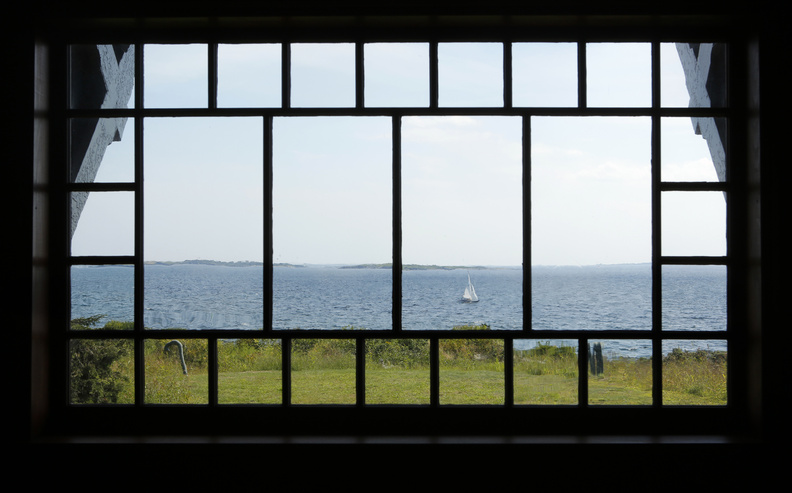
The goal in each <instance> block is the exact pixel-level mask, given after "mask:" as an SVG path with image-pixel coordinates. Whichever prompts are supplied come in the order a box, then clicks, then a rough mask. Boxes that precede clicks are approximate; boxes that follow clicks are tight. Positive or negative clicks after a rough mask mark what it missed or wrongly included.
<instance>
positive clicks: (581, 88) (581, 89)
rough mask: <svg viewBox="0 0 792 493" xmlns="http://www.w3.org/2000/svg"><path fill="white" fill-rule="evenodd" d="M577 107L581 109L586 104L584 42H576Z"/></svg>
mask: <svg viewBox="0 0 792 493" xmlns="http://www.w3.org/2000/svg"><path fill="white" fill-rule="evenodd" d="M577 82H578V108H580V109H583V108H585V107H587V106H588V100H587V98H586V94H587V92H588V88H587V87H588V86H587V84H586V43H585V42H584V41H580V42H578V81H577Z"/></svg>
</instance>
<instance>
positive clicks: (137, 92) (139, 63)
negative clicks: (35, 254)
mask: <svg viewBox="0 0 792 493" xmlns="http://www.w3.org/2000/svg"><path fill="white" fill-rule="evenodd" d="M143 55H144V52H143V44H142V43H137V44H136V45H135V87H134V93H133V97H134V98H135V121H134V126H135V145H134V166H135V171H134V173H135V206H134V207H135V223H134V224H135V225H134V227H135V240H134V241H135V247H134V254H135V264H134V265H135V271H134V272H135V277H134V291H135V300H134V308H133V310H134V333H135V335H136V338H135V345H134V347H135V349H134V361H135V365H134V366H135V370H134V371H135V373H134V375H135V378H134V384H135V404H136V405H138V406H140V405H142V404H143V402H144V399H145V383H146V382H145V371H144V370H145V359H144V345H143V342H144V340H143V335H144V331H145V327H144V326H143V314H144V313H145V307H144V300H145V288H144V285H145V272H144V269H145V267H144V265H143V252H144V248H143V246H144V234H143V233H144V224H143V220H144V216H143V207H144V201H143V175H144V173H143V167H144V164H145V163H144V162H143V145H144V138H143V135H144V125H143V123H144V121H143V116H142V108H143V88H144V84H145V81H144V75H145V74H144V73H143Z"/></svg>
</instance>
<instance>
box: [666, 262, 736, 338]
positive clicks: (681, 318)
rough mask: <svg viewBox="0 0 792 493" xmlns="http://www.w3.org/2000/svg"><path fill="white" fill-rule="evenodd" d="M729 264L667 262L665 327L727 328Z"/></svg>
mask: <svg viewBox="0 0 792 493" xmlns="http://www.w3.org/2000/svg"><path fill="white" fill-rule="evenodd" d="M726 274H727V268H726V266H725V265H664V266H663V283H662V284H663V330H726V328H727V320H726V312H727V310H726V306H727V295H726V285H727V279H726Z"/></svg>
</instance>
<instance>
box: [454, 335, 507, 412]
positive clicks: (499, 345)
mask: <svg viewBox="0 0 792 493" xmlns="http://www.w3.org/2000/svg"><path fill="white" fill-rule="evenodd" d="M504 389H505V386H504V373H503V341H502V340H498V339H443V340H440V404H503V403H504Z"/></svg>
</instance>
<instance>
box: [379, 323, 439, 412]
mask: <svg viewBox="0 0 792 493" xmlns="http://www.w3.org/2000/svg"><path fill="white" fill-rule="evenodd" d="M366 403H367V404H429V341H428V340H426V339H371V340H368V341H366Z"/></svg>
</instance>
